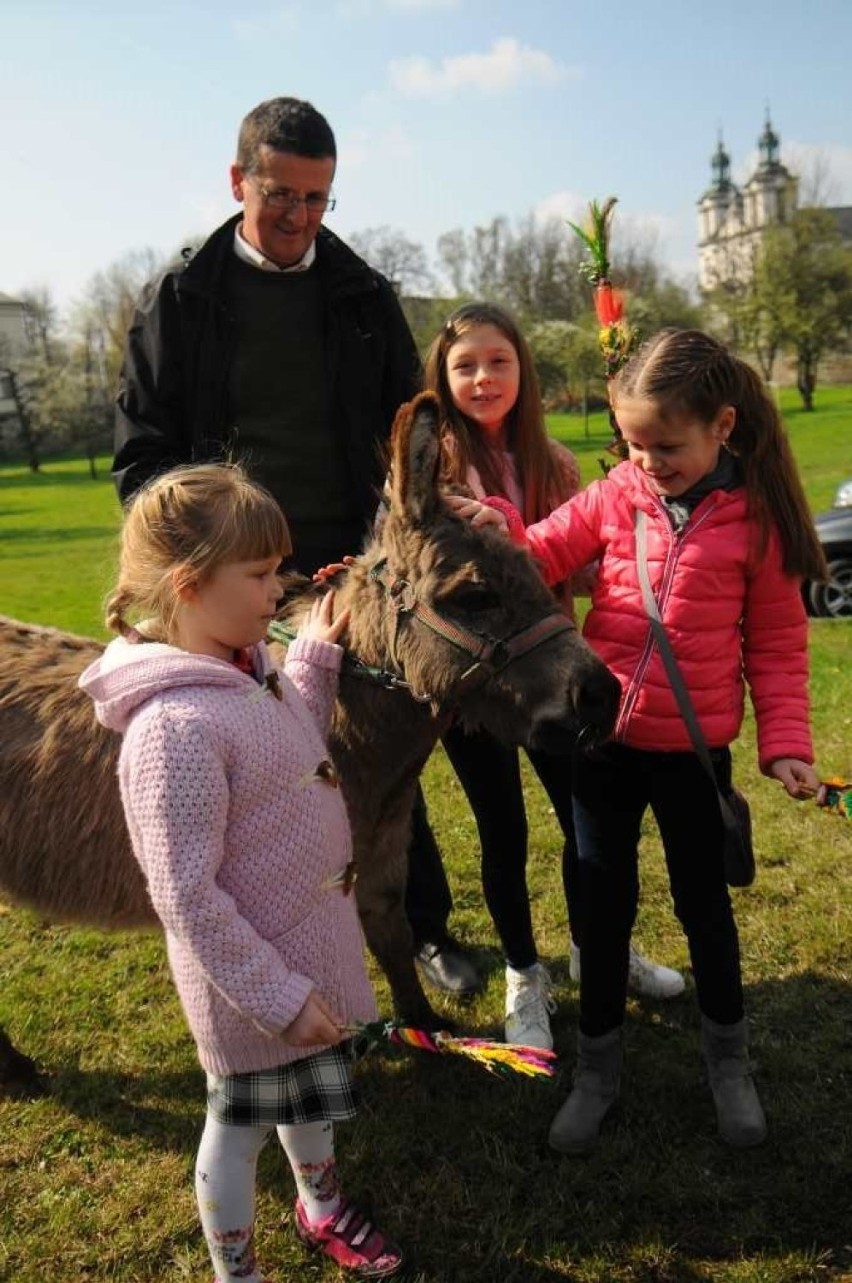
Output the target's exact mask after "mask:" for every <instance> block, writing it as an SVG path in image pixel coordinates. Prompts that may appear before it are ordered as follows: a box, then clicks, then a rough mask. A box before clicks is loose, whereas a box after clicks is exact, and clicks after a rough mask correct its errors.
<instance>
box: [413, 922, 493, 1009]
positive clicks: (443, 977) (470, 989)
mask: <svg viewBox="0 0 852 1283" xmlns="http://www.w3.org/2000/svg"><path fill="white" fill-rule="evenodd" d="M414 960H415V962H416V963H417V966H418V967H419V968H420V974H421V975H422V976H423V979H424V980H427V981H428V982H429V984H430V985H434V986H435V988H436V989H442V990H443V991H444V993H453V994H456V995H457V996H459V995H463V994H472V993H479V991H480V989H481V988H482V980H481V979H480V976H479V972H478V971H477V970H476V967H475V966H474V965H473V962H472V961H471V957H470V954H469V952H468V951H467V950H466V949H463V948H462V946H461V945H460V944H459V943H458V941H457V940H453V939H451V938H450V937H449V936H448V937H447V939H446V940H442V941H441V943H440V944H434V943H433V942H431V941H428V940H427V941H425V942H424V943H423V944H421V945H420V947H419V948H418V950H417V952H416V953H415V955H414Z"/></svg>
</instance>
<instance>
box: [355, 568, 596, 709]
mask: <svg viewBox="0 0 852 1283" xmlns="http://www.w3.org/2000/svg"><path fill="white" fill-rule="evenodd" d="M368 578H369V579H371V580H372V581H373V582H374V583H378V584H381V585H382V587H383V588H384V589H385V591H386V593H387V598H388V607H389V609H390V610H392V611H393V612H394V614H395V616H396V625H395V629H394V637H393V642H392V646H391V653H392V655H393V658H394V660H395V661H396V662H397V666H398V667H399V666H400V665H399V661H398V660H397V659H396V640H397V636H398V634H399V626H400V624H401V622H402V620H403V619H404V618H405V617H406V616H410V617H411V618H412V619H416V620H417V621H418V622H419V623H421V624H423V625H424V627H426V628H428V629H429V630H430V631H431V632H433V633H435V634H436V636H438V637H441V638H443V640H444V641H447V642H449V643H450V644H451V645H452V646H456V647H457V648H458V649H459V650H461V651H463V652H464V654H466V655H468V656H469V657H470V659H471V660H472V661H473V662H472V663H471V665H470V666H469V667H468V668H466V669H465V671H464V672H463V673H462V675H461V677H460V678H459V679H458V681H457V682H456V684H455V686H454V688H453V695H454V697H456V698H457V697H458V696H460V695H463V694H466V693H467V692H468V691H470V690H472V689H476V688H478V687H480V686H484V685H485V683H486V682H488V681H490V680H491V679H492V678H493V677H495V676H496V675H497V674H498V673H502V672H503V671H504V669H506V668H508V667H509V665H510V664H512V663H514V661H515V660H516V659H520V657H521V656H522V655H527V654H529V652H530V651H531V650H535V649H536V648H537V647H538V646H541V645H543V644H544V643H545V642H547V641H550V639H551V638H552V637H556V636H558V634H559V633H564V632H574V631H576V624H574V623H573V621H572V620H570V619H568V618H567V616H566V615H564V614H563V613H562V611H561V610H554V611H551V613H550V614H548V615H545V616H544V617H543V618H542V619H539V620H537V622H536V623H534V624H530V625H529V626H528V627H526V628H519V629H518V630H517V631H516V632H514V633H510V634H509V635H508V636H507V637H492V636H491V635H490V634H488V633H482V632H478V631H477V630H476V629H474V628H466V627H465V626H464V625H463V624H460V623H458V622H457V621H456V620H454V619H450V618H449V617H448V616H446V615H442V614H441V613H440V612H439V611H437V610H434V609H433V608H432V607H431V606H430V605H429V604H428V602H424V601H420V600H419V598H418V596H417V593H416V592H415V590H414V588H413V586H412V585H411V583H410V582H409V580H407V579H403V578H402V577H401V576H400V575H397V574H396V573H395V572H394V571H393V570H391V568H390V567H389V566H388V563H387V558H386V557H382V559H381V560H380V561H378V562H376V564H375V566H373V567H371V569H370V570H369V572H368ZM403 680H404V679H397V684H402V682H403ZM405 685H406V686H407V688H408V690H409V691H410V693H411V695H412V697H413V698H414V699H416V700H418V701H420V702H422V703H428V702H429V701H431V700H432V696H431V695H426V694H418V693H417V692H415V691H414V690H413V689H412V687H411V684H410V683H405Z"/></svg>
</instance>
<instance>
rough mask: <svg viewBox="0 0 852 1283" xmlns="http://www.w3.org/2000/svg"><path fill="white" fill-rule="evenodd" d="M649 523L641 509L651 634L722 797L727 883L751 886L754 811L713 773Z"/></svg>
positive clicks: (640, 558) (639, 545) (642, 571)
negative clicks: (660, 596)
mask: <svg viewBox="0 0 852 1283" xmlns="http://www.w3.org/2000/svg"><path fill="white" fill-rule="evenodd" d="M645 522H646V515H645V513H644V512H643V511H642V509H641V508H637V509H636V566H637V569H638V572H639V583H640V585H641V588H642V600H643V601H644V603H645V611H646V613H647V615H648V618H649V620H650V621H651V631H652V632H653V634H654V640H655V641H656V643H657V648H658V650H659V652H660V658H661V659H662V661H663V664H664V665H665V669H666V675H667V676H668V679H669V685H670V686H671V688H672V691H673V692H674V697H675V699H676V700H677V703H678V708H679V709H680V712H681V716H682V717H683V720H684V722H686V729H687V730H688V731H689V738H690V739H691V740H692V744H693V747H694V749H695V753H696V756H697V757H698V760H699V761H700V762H701V765H702V766H703V767H704V769H705V771H706V772H707V774H708V775H709V776H710V779H711V780H712V781H713V787H714V788H715V790H716V794H717V796H718V798H719V810H720V811H721V813H722V823H723V825H724V828H725V844H724V849H723V855H724V861H725V880H726V882H727V883H728V886H732V887H748V886H751V884H752V882H753V881H754V875H755V862H754V846H753V844H752V838H751V811H750V810H749V805H748V801H747V800H746V798H745V797H744V795H743V794H742V793H741V792H740V790H739V789H735V788H730V789H728V790H726V791H725V792H724V793H723V792H722V791H721V790H720V788H719V785H718V782H717V780H716V772H715V771H714V770H713V763H712V761H711V759H710V750H709V749H708V747H707V741H706V740H705V738H704V736H703V735H702V733H701V727H700V726H699V725H698V718H697V717H696V716H695V709H694V707H693V704H692V700H691V699H690V696H689V691H688V690H687V689H686V683H685V682H684V680H683V675H682V674H681V671H680V668H679V666H678V662H677V660H676V659H675V656H674V651H673V650H672V647H671V642H670V641H669V638H668V633H667V632H666V630H665V627H664V625H663V621H662V619H661V618H660V610H659V607H658V606H657V600H656V598H655V596H654V593H653V591H652V589H651V581H650V579H649V578H648V552H647V545H646V535H645Z"/></svg>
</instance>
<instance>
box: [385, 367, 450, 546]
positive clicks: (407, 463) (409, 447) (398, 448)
mask: <svg viewBox="0 0 852 1283" xmlns="http://www.w3.org/2000/svg"><path fill="white" fill-rule="evenodd" d="M440 417H441V416H440V408H439V404H438V398H437V397H436V396H435V394H434V392H421V393H420V395H419V396H416V397H415V398H414V400H413V401H409V402H407V404H405V405H403V406H400V408H399V410H398V411H397V415H396V418H395V419H394V424H393V432H392V435H391V457H392V464H391V475H392V478H393V480H392V483H391V494H392V502H393V506H394V507H396V508H397V509H399V510H400V511H402V512H404V513H405V514H406V515H407V516H408V517H409V518H410V519H411V520H413V521H418V522H423V521H428V520H429V519H430V518H431V517H432V516H433V515H434V513H435V510H436V508H437V505H438V460H439V455H440V447H439V438H438V425H439V423H440Z"/></svg>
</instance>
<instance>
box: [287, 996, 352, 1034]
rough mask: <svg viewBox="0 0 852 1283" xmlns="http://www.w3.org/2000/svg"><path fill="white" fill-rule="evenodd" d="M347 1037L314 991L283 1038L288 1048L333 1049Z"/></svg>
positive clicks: (335, 1018)
mask: <svg viewBox="0 0 852 1283" xmlns="http://www.w3.org/2000/svg"><path fill="white" fill-rule="evenodd" d="M346 1036H347V1035H346V1034H345V1032H344V1031H343V1030H342V1029H341V1021H340V1020H339V1019H338V1017H337V1016H336V1015H335V1014H334V1012H333V1011H332V1010H331V1008H330V1007H329V1005H328V1003H327V1002H326V1000H325V998H323V996H322V994H321V993H317V991H316V989H312V990H311V992H310V993H309V994H308V998H307V1001H306V1002H305V1005H304V1007H303V1008H302V1010H301V1011H300V1012H299V1014H298V1016H297V1017H296V1019H295V1020H294V1021H293V1023H292V1025H288V1026H287V1028H286V1029H285V1030H284V1031H283V1032H282V1034H281V1037H282V1038H283V1039H284V1041H285V1043H286V1044H287V1046H288V1047H333V1046H336V1044H337V1043H339V1042H341V1041H342V1040H343V1038H345V1037H346Z"/></svg>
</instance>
